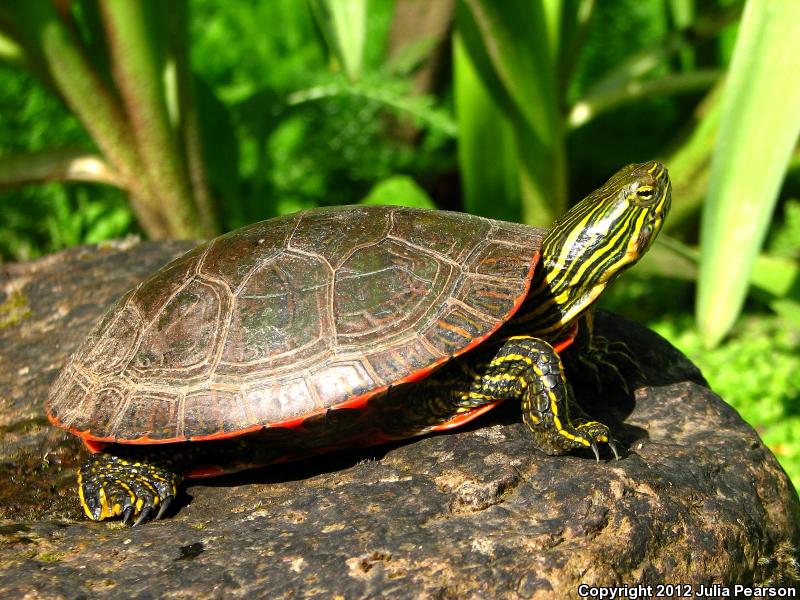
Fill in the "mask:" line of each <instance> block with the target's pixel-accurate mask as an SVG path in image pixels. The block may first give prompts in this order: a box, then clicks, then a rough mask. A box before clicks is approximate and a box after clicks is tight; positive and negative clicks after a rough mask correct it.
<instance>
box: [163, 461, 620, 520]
mask: <svg viewBox="0 0 800 600" xmlns="http://www.w3.org/2000/svg"><path fill="white" fill-rule="evenodd" d="M614 454H616V452H614ZM174 499H175V496H167V497H166V498H164V500H163V501H162V502H161V508H160V509H158V514H157V515H156V520H158V519H160V518H162V517H163V516H164V514H165V513H166V512H167V509H168V508H169V505H170V504H172V501H173V500H174Z"/></svg>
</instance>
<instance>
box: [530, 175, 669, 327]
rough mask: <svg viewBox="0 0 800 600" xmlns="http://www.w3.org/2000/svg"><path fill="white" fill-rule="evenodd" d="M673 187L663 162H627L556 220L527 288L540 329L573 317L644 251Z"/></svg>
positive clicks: (564, 323) (563, 324)
mask: <svg viewBox="0 0 800 600" xmlns="http://www.w3.org/2000/svg"><path fill="white" fill-rule="evenodd" d="M671 189H672V188H671V185H670V181H669V175H668V174H667V170H666V169H665V168H664V166H663V165H662V164H661V163H659V162H655V161H651V162H646V163H642V164H634V165H628V166H627V167H624V168H622V169H620V171H618V172H617V173H616V174H615V175H614V176H613V177H611V179H609V180H608V181H607V182H606V183H605V184H604V185H603V186H602V187H600V188H599V189H597V190H595V191H594V192H592V193H591V194H589V196H587V197H586V198H584V199H583V200H581V201H580V202H579V203H578V204H577V205H575V206H574V207H573V208H572V209H570V210H569V211H568V212H567V213H566V214H565V215H564V216H562V217H561V218H560V219H558V221H556V223H555V224H554V225H553V228H552V229H551V230H550V232H549V233H548V234H547V236H546V237H545V239H544V241H543V243H542V259H541V260H542V268H541V269H537V278H536V281H535V283H534V286H533V288H532V290H531V295H532V296H533V298H534V299H535V302H534V303H533V305H534V306H536V307H537V308H535V309H534V310H535V311H536V312H537V313H538V316H537V318H536V320H535V322H536V323H537V325H538V324H541V325H542V329H541V333H543V334H544V333H548V332H552V331H555V330H559V329H562V328H564V327H566V326H568V325H569V324H570V323H572V321H573V320H574V319H575V318H576V317H577V316H578V315H580V314H581V313H582V312H583V311H584V310H585V309H586V308H587V307H588V306H589V305H590V304H591V303H592V302H593V301H594V300H595V299H596V298H597V296H599V295H600V293H601V292H602V291H603V290H604V289H605V287H606V286H607V285H608V284H609V283H610V282H611V281H613V280H614V279H615V278H616V277H617V276H618V275H619V274H620V273H622V272H623V271H624V270H625V269H627V268H629V267H631V266H632V265H634V264H635V263H636V261H638V260H639V259H640V258H641V257H642V255H643V254H644V253H645V252H646V251H647V249H648V248H649V247H650V245H651V244H652V242H653V240H654V239H655V237H656V235H657V234H658V232H659V231H660V229H661V225H662V224H663V222H664V218H665V217H666V215H667V212H668V211H669V207H670V202H671ZM536 329H537V330H538V329H539V327H538V326H537V328H536Z"/></svg>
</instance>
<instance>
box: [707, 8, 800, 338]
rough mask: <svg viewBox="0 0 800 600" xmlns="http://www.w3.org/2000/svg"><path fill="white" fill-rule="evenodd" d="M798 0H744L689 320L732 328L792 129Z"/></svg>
mask: <svg viewBox="0 0 800 600" xmlns="http://www.w3.org/2000/svg"><path fill="white" fill-rule="evenodd" d="M798 39H800V2H770V1H768V0H749V1H748V3H747V5H746V7H745V10H744V14H743V16H742V23H741V27H740V32H739V38H738V39H737V41H736V47H735V49H734V53H733V59H732V62H731V67H730V73H729V75H728V81H727V84H726V89H725V97H724V99H723V104H722V114H721V116H720V131H719V136H718V139H717V146H716V149H715V152H714V156H713V159H712V166H711V180H710V184H709V193H708V198H707V200H706V203H705V204H704V206H703V216H702V224H701V247H702V254H701V258H700V277H699V282H698V297H697V307H696V310H697V320H698V325H699V327H700V329H701V331H702V333H703V336H704V341H705V343H706V344H707V345H710V346H712V345H715V344H717V343H718V342H719V341H720V340H721V339H722V338H723V337H724V336H725V334H726V333H727V332H728V331H729V330H730V329H731V327H732V326H733V323H734V321H735V320H736V317H737V316H738V315H739V312H740V310H741V307H742V304H743V302H744V298H745V295H746V292H747V285H748V280H749V274H750V271H751V269H752V267H753V263H754V261H755V258H756V255H757V253H758V251H759V248H760V247H761V244H762V242H763V240H764V237H765V235H766V231H767V226H768V224H769V221H770V217H771V216H772V212H773V209H774V206H775V201H776V199H777V195H778V192H779V189H780V185H781V182H782V181H783V177H784V173H785V171H786V168H787V165H788V163H789V159H790V157H791V154H792V151H793V149H794V146H795V144H796V142H797V137H798V132H800V53H799V52H797V48H796V43H797V40H798Z"/></svg>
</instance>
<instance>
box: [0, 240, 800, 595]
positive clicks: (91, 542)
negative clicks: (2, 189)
mask: <svg viewBox="0 0 800 600" xmlns="http://www.w3.org/2000/svg"><path fill="white" fill-rule="evenodd" d="M188 247H190V245H187V244H185V243H170V244H164V243H140V244H135V243H134V244H111V245H106V246H104V247H90V248H79V249H73V250H69V251H67V252H63V253H60V254H57V255H53V256H50V257H48V258H45V259H43V260H40V261H36V262H31V263H26V264H16V265H4V266H0V269H2V275H0V435H2V437H1V438H0V597H18V596H22V595H25V594H29V595H30V596H31V597H52V596H62V597H66V598H80V597H98V596H102V597H119V598H128V597H139V598H148V597H152V598H157V597H163V596H168V597H223V596H225V597H228V596H233V597H245V596H254V595H260V596H264V595H268V596H269V597H271V598H282V597H319V598H328V597H336V596H338V597H342V598H358V597H374V596H379V595H380V596H385V597H397V598H405V597H437V598H461V597H509V598H517V597H522V598H569V597H575V596H576V594H577V586H578V584H579V583H587V584H591V585H621V584H628V585H635V584H637V583H645V584H658V583H694V584H700V583H705V584H711V583H727V584H733V583H744V584H751V583H753V582H764V581H768V580H772V581H777V580H779V579H780V578H781V577H784V578H785V577H788V575H789V571H791V568H792V566H791V562H792V558H793V546H796V545H797V542H798V541H799V540H800V527H799V525H800V504H799V503H798V498H797V495H796V493H795V491H794V489H793V488H792V487H791V484H790V483H789V482H788V480H787V478H786V476H785V474H784V473H783V471H782V470H781V468H780V467H779V466H778V464H777V462H776V461H775V459H774V457H773V456H772V454H771V453H770V452H769V450H767V449H766V448H765V447H764V446H763V444H762V443H761V441H760V440H759V438H758V436H757V435H756V433H755V432H754V431H753V430H752V428H750V427H749V426H748V425H746V424H745V423H744V422H742V420H741V419H740V418H739V416H738V415H737V414H736V412H735V411H734V410H733V409H731V408H730V407H728V406H727V405H726V404H725V403H724V402H722V401H721V400H720V399H719V398H718V397H717V396H716V395H715V394H714V393H713V392H711V391H710V390H709V389H707V387H706V386H705V384H704V381H703V379H702V376H701V375H700V373H699V372H698V371H697V369H696V368H695V367H694V366H693V365H692V364H691V363H689V362H688V361H687V360H686V359H685V358H684V357H683V356H682V355H680V354H679V353H678V352H677V351H676V350H674V349H673V348H672V347H671V346H670V345H669V344H667V343H666V342H665V341H664V340H662V339H661V338H659V337H658V336H656V335H655V334H653V333H652V332H649V331H647V330H645V329H643V328H641V327H640V326H638V325H636V324H633V323H631V322H629V321H625V320H624V319H621V318H620V317H616V316H611V315H600V316H599V318H598V323H597V328H598V331H599V332H600V333H602V334H604V335H605V336H606V337H608V338H610V339H616V340H622V341H624V342H626V343H627V344H628V345H629V347H630V348H631V349H632V350H633V352H634V354H635V355H636V356H638V357H640V360H641V363H642V368H643V370H644V374H645V376H646V380H645V382H639V383H636V384H635V385H634V386H633V387H634V388H635V392H634V393H633V397H632V398H629V399H626V398H625V397H618V396H612V397H605V396H603V397H596V398H594V400H595V402H594V403H593V404H594V406H592V408H591V410H592V412H593V414H594V416H596V417H598V418H601V419H603V420H605V421H606V422H607V423H608V424H609V425H610V426H611V427H612V429H613V430H614V431H615V432H616V434H617V437H618V438H619V439H620V441H621V442H622V443H623V445H624V446H625V447H626V448H627V451H626V452H625V453H624V454H623V456H622V458H621V460H619V461H614V460H607V461H606V462H600V463H597V462H595V461H594V459H593V458H591V455H590V454H588V453H587V454H585V455H575V456H562V457H548V456H544V455H542V454H540V453H538V452H536V451H535V450H533V448H532V446H531V443H530V441H529V438H528V435H527V433H526V429H525V427H524V426H523V425H522V424H521V422H520V419H519V415H518V410H519V409H518V407H515V406H511V405H508V406H505V407H502V408H501V409H499V410H495V411H491V412H490V413H488V414H487V415H485V416H484V417H482V418H481V419H479V420H477V421H476V422H474V423H473V424H470V426H469V427H468V428H467V429H465V430H457V431H454V432H451V433H447V434H442V435H435V436H430V437H426V438H422V439H416V440H412V441H409V442H406V443H402V444H394V445H390V446H380V447H374V448H367V449H362V450H357V451H356V450H354V451H348V452H339V453H336V454H332V455H327V456H322V457H316V458H313V459H309V460H305V461H301V462H297V463H291V464H283V465H276V466H272V467H267V468H264V469H260V470H257V471H250V472H247V473H242V474H239V475H236V476H228V477H223V478H218V479H212V480H204V481H201V482H191V485H189V486H188V487H187V488H186V491H185V492H184V493H183V494H182V497H180V498H179V499H178V502H177V503H176V505H175V507H173V508H172V509H171V515H170V518H168V519H166V520H163V521H158V522H155V523H150V524H148V525H145V526H142V527H137V528H134V529H129V528H126V527H123V526H121V525H120V524H119V523H118V522H104V523H92V522H89V521H86V520H85V517H84V516H83V515H82V513H81V511H80V508H79V506H78V501H77V495H76V493H75V468H76V467H77V465H78V464H79V463H80V462H81V461H82V460H83V458H84V455H83V453H82V450H80V447H79V444H78V443H77V441H76V440H75V439H74V438H73V437H72V436H70V435H69V434H66V433H64V432H62V431H60V430H58V429H56V428H53V427H50V426H49V425H48V424H47V420H46V418H45V416H44V409H43V405H44V400H45V398H46V396H47V388H48V385H49V383H50V382H51V381H52V380H53V379H54V377H55V375H56V373H57V370H58V369H59V368H60V366H61V364H63V362H64V359H65V358H66V356H67V355H68V354H69V353H70V352H71V351H72V350H74V349H75V348H76V347H77V345H78V344H79V343H80V341H81V340H82V338H83V337H84V336H85V335H86V333H87V332H88V330H89V329H90V328H91V326H92V325H93V324H94V323H95V322H96V321H97V320H98V319H99V318H100V316H101V315H102V314H103V312H104V311H105V310H106V308H107V307H108V306H109V305H110V304H111V303H112V302H113V301H114V300H115V299H116V298H117V297H119V296H120V295H122V294H123V293H124V292H125V291H126V290H127V289H129V288H130V287H131V286H133V285H134V284H135V283H137V282H138V281H139V280H141V279H142V278H144V277H145V276H146V275H147V274H149V273H151V272H152V271H154V270H155V269H157V268H158V267H159V266H161V265H162V264H163V263H165V262H167V261H168V260H169V259H171V258H173V257H174V256H176V255H177V254H179V253H180V252H181V251H183V250H185V249H187V248H188ZM608 455H609V453H608V452H606V457H605V458H606V459H608V458H609V456H608ZM792 545H793V546H792Z"/></svg>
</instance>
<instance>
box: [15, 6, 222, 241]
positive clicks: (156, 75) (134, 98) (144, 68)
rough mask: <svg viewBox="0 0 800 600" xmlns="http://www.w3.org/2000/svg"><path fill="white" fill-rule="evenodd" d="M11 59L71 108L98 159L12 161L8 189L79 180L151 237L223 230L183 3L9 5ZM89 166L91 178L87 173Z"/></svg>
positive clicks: (73, 155)
mask: <svg viewBox="0 0 800 600" xmlns="http://www.w3.org/2000/svg"><path fill="white" fill-rule="evenodd" d="M0 25H2V33H3V35H4V38H3V40H4V42H5V44H6V49H7V52H6V54H7V56H9V55H11V56H12V58H13V59H14V60H16V61H17V62H18V63H23V64H25V65H26V66H27V68H28V69H29V70H30V71H31V72H32V73H33V74H34V75H36V76H37V77H38V78H39V79H40V80H41V81H42V82H44V83H45V84H46V85H48V86H49V87H51V88H52V89H53V90H54V91H55V92H56V93H57V94H59V96H60V97H61V98H62V99H63V100H64V102H65V103H66V104H67V106H68V107H69V108H70V110H71V111H72V112H73V113H74V114H75V116H76V117H77V118H78V120H80V122H81V124H82V125H83V126H84V127H85V128H86V130H87V131H88V132H89V134H90V135H91V137H92V140H93V141H94V143H95V144H96V146H97V148H98V149H99V151H100V154H99V155H95V154H93V151H92V149H89V148H85V149H82V151H78V152H75V151H72V152H67V151H65V150H63V149H58V150H55V151H54V150H53V149H46V150H44V151H40V152H38V153H36V154H34V155H32V156H31V155H27V156H23V157H19V156H13V155H12V156H5V157H3V159H2V164H1V165H0V174H2V176H3V183H5V184H6V185H9V184H13V183H21V182H28V181H32V180H41V181H53V180H56V181H58V180H69V179H73V178H76V173H77V174H78V176H80V178H81V179H84V180H94V181H102V182H103V183H107V184H111V185H115V186H117V187H120V188H121V189H124V190H125V191H126V192H127V193H128V196H129V198H130V201H131V205H132V207H133V210H134V212H135V213H136V215H137V218H138V219H139V221H140V223H141V225H142V227H143V228H144V229H145V231H147V233H148V234H149V235H151V236H152V237H157V238H163V237H194V236H199V235H210V234H213V233H215V232H217V230H218V225H217V220H216V215H215V213H214V210H213V208H212V206H211V203H210V197H209V194H208V189H207V184H206V179H205V172H204V168H203V161H202V157H201V154H202V149H201V146H200V137H201V136H200V132H199V124H198V119H197V113H196V112H195V104H194V102H193V101H192V94H193V91H192V76H191V71H190V69H189V66H188V56H187V46H186V34H185V26H186V19H185V4H184V3H181V2H178V3H174V4H170V5H169V6H168V7H167V6H166V5H161V4H155V3H146V2H112V1H105V0H101V1H100V2H97V3H95V2H88V1H87V2H71V3H66V4H61V5H57V4H55V3H52V2H49V1H46V0H34V1H32V2H15V3H8V4H4V5H3V7H2V10H1V11H0ZM87 162H91V164H92V165H93V168H92V169H91V170H88V171H87V169H83V170H81V169H80V166H79V165H80V164H81V163H82V164H86V163H87Z"/></svg>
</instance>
